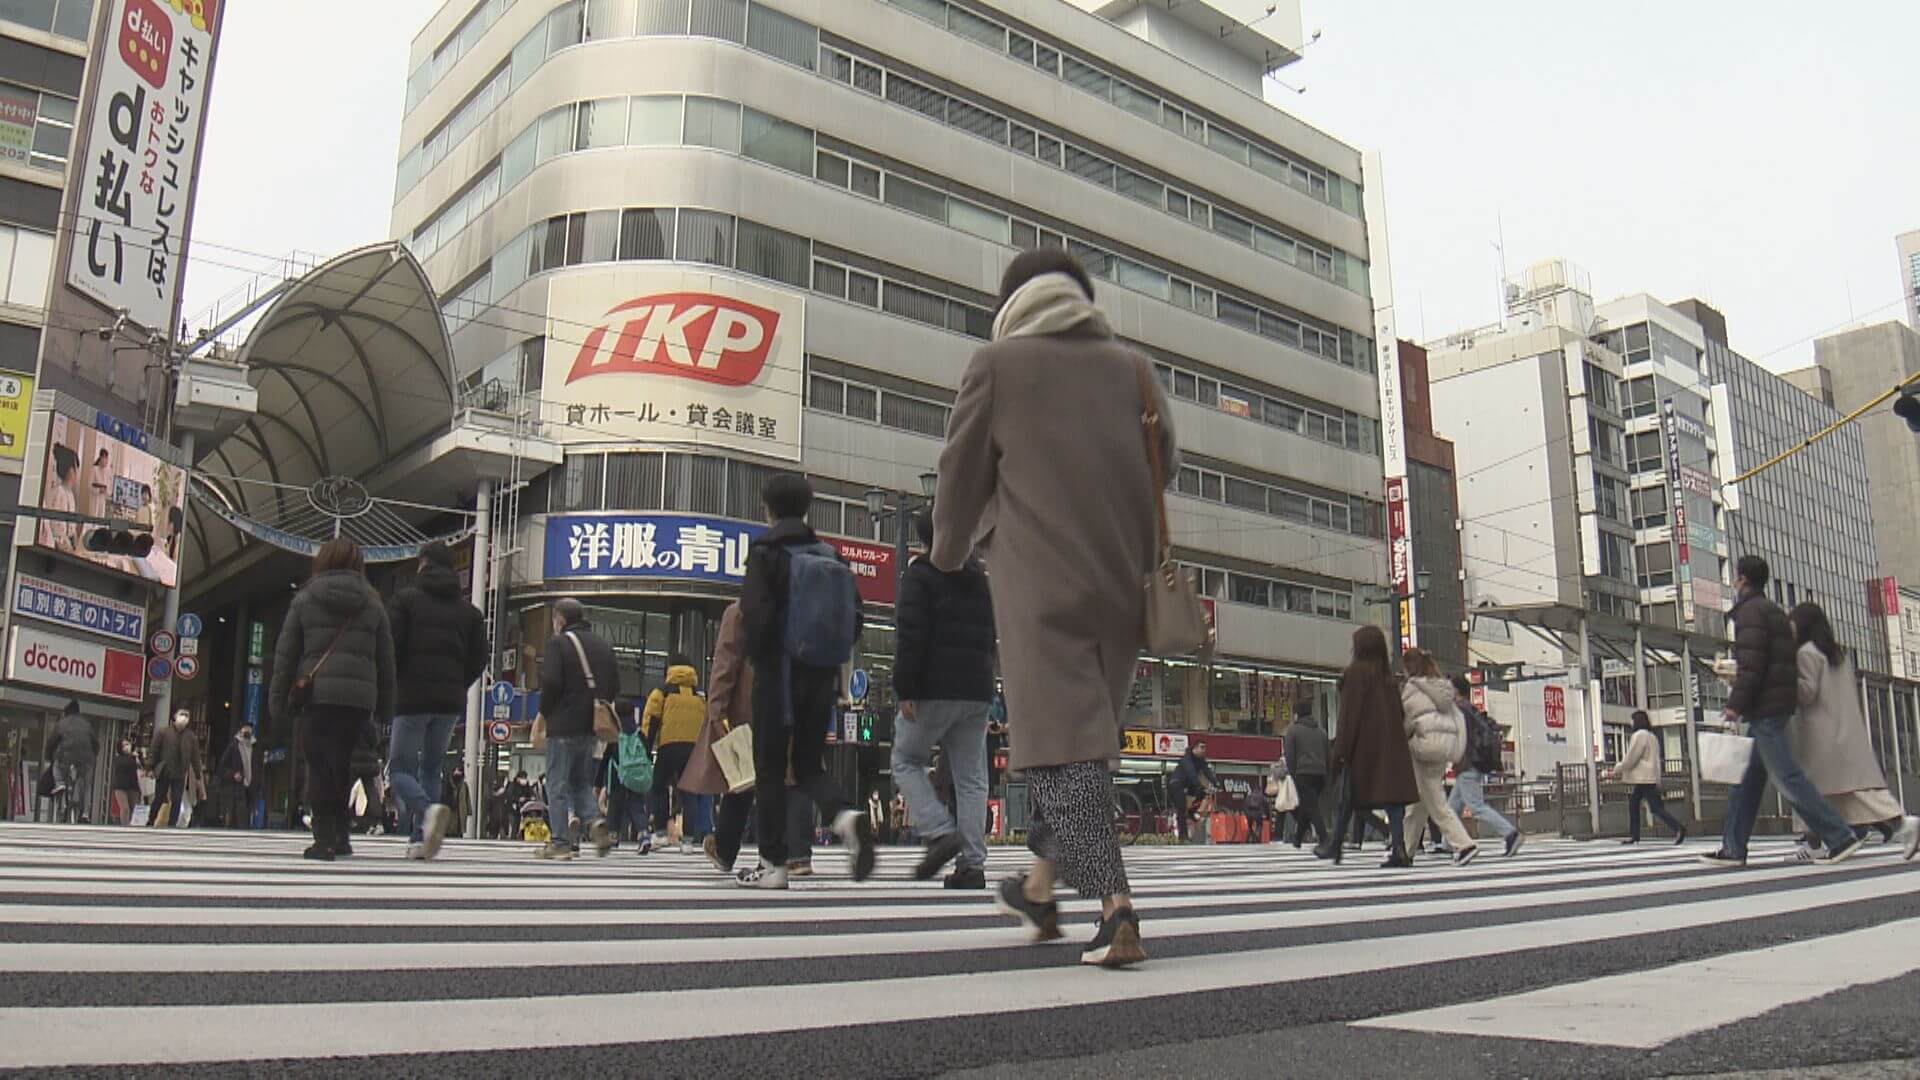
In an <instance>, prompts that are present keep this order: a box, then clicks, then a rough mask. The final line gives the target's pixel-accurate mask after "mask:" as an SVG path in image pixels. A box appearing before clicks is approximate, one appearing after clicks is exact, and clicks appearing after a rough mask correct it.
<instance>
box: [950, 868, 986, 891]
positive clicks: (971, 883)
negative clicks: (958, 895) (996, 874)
mask: <svg viewBox="0 0 1920 1080" xmlns="http://www.w3.org/2000/svg"><path fill="white" fill-rule="evenodd" d="M986 887H987V872H986V871H985V870H983V869H981V868H980V867H978V866H963V867H960V868H959V869H958V870H955V871H954V872H953V873H951V874H948V875H947V888H949V889H984V888H986Z"/></svg>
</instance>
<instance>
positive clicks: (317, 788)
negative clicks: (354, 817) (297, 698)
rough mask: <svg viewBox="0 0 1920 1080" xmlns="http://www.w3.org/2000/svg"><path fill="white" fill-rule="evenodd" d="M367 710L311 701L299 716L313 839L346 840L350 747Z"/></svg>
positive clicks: (328, 843) (320, 841) (340, 842)
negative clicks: (304, 730) (302, 729)
mask: <svg viewBox="0 0 1920 1080" xmlns="http://www.w3.org/2000/svg"><path fill="white" fill-rule="evenodd" d="M366 719H367V714H366V711H365V710H362V709H347V708H340V707H338V706H332V705H314V706H311V707H309V708H308V709H307V711H306V713H305V715H303V716H302V717H301V723H302V724H304V725H305V727H306V738H305V747H306V755H307V806H308V808H310V809H311V810H312V811H313V842H314V843H315V844H316V845H323V846H326V847H332V848H336V849H337V848H339V847H340V846H341V845H343V844H345V843H346V841H347V828H348V825H349V824H350V821H349V817H350V815H351V814H352V811H351V810H350V809H349V808H348V806H347V795H348V793H349V792H350V791H352V790H353V747H354V744H355V743H357V742H359V741H360V727H361V725H362V724H363V723H365V722H366Z"/></svg>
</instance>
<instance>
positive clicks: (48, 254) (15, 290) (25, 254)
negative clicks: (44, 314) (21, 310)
mask: <svg viewBox="0 0 1920 1080" xmlns="http://www.w3.org/2000/svg"><path fill="white" fill-rule="evenodd" d="M8 232H10V233H12V234H13V252H12V254H13V267H12V271H11V272H10V273H9V274H8V275H7V278H6V289H7V292H6V300H7V303H9V304H18V305H20V306H21V307H33V308H37V307H45V306H46V303H47V281H48V279H49V278H50V277H51V275H52V271H53V237H52V236H51V235H50V234H47V233H42V232H34V231H33V230H31V229H8V230H4V231H0V235H5V234H6V233H8ZM0 269H5V267H4V266H0Z"/></svg>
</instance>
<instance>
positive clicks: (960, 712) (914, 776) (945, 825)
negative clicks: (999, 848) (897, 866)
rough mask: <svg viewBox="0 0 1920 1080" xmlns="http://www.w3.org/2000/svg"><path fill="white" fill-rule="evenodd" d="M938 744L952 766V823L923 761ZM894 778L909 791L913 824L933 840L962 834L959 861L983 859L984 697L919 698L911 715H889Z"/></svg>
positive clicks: (978, 863) (974, 866)
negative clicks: (955, 810)
mask: <svg viewBox="0 0 1920 1080" xmlns="http://www.w3.org/2000/svg"><path fill="white" fill-rule="evenodd" d="M935 746H938V747H939V748H940V753H941V754H943V755H944V756H945V757H946V759H947V762H948V764H949V766H950V768H951V769H952V770H953V798H954V805H955V806H956V807H958V809H959V811H960V820H959V822H958V823H957V824H956V823H955V822H954V820H953V816H952V815H951V814H949V813H947V808H946V806H945V805H943V804H942V803H941V802H940V796H939V794H938V793H936V792H935V791H934V789H933V781H932V780H930V779H928V778H927V766H928V765H929V764H931V763H932V761H933V748H934V747H935ZM893 782H894V784H895V785H896V786H897V787H899V789H900V790H901V791H902V792H904V793H905V794H906V796H907V813H908V814H909V815H910V817H911V819H912V821H913V829H914V831H915V832H917V833H919V834H920V835H921V836H922V837H924V838H926V839H928V840H933V839H936V838H938V837H942V836H945V835H947V834H948V833H952V832H956V831H957V832H958V833H959V834H960V843H961V852H960V858H959V860H958V862H959V865H960V866H962V867H964V868H966V869H970V870H980V869H984V868H985V867H986V865H987V703H986V702H984V701H919V702H915V703H914V716H913V719H911V720H909V719H907V718H906V717H905V716H896V717H895V718H894V721H893Z"/></svg>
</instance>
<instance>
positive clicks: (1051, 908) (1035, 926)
mask: <svg viewBox="0 0 1920 1080" xmlns="http://www.w3.org/2000/svg"><path fill="white" fill-rule="evenodd" d="M1026 888H1027V879H1026V876H1025V875H1021V876H1020V877H1010V878H1008V879H1006V880H1005V881H1002V882H1001V883H1000V888H999V889H998V890H996V891H995V892H994V894H993V906H994V907H996V908H998V909H1000V911H1001V912H1002V913H1004V914H1007V915H1011V916H1013V917H1014V918H1016V919H1018V920H1020V923H1021V925H1023V926H1025V927H1026V928H1027V929H1029V930H1032V931H1033V940H1035V941H1053V940H1055V939H1056V938H1058V937H1060V936H1061V934H1060V905H1059V903H1057V902H1055V901H1053V900H1048V901H1047V902H1046V903H1044V904H1036V903H1034V902H1033V901H1031V900H1029V899H1027V892H1026Z"/></svg>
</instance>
